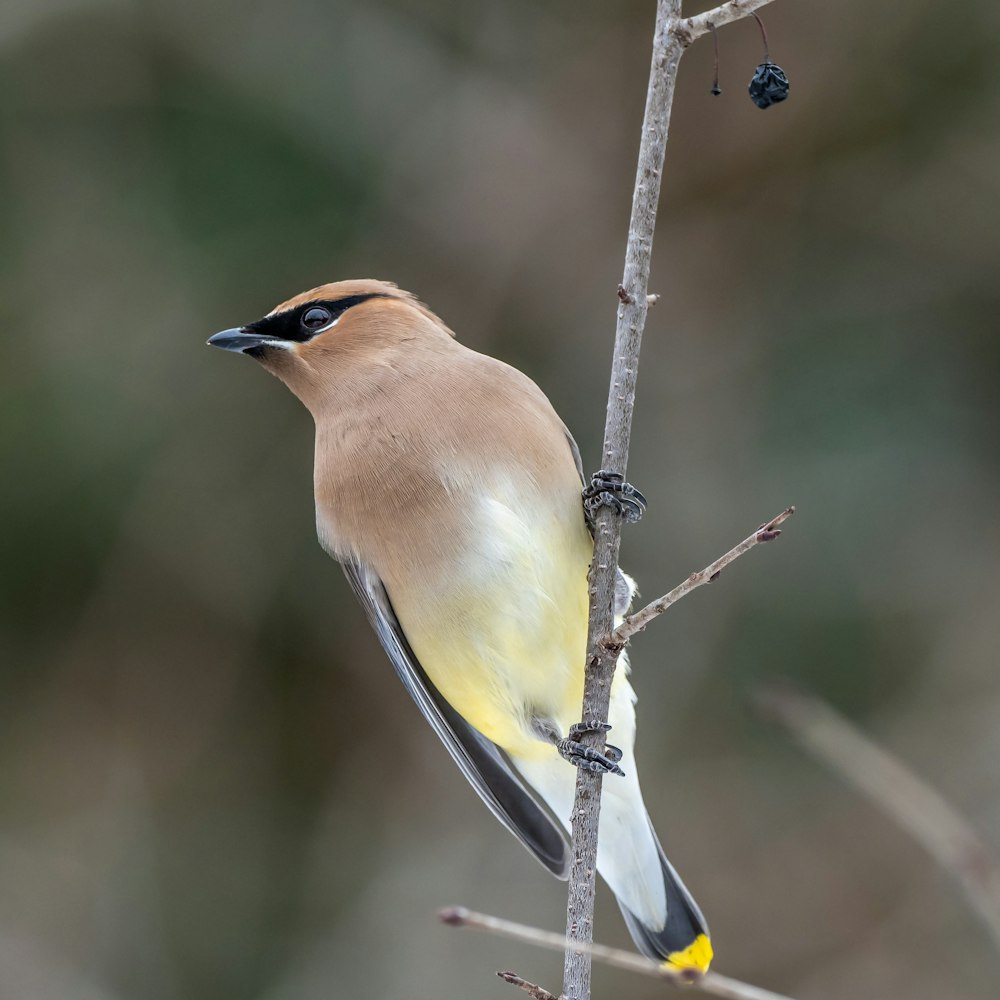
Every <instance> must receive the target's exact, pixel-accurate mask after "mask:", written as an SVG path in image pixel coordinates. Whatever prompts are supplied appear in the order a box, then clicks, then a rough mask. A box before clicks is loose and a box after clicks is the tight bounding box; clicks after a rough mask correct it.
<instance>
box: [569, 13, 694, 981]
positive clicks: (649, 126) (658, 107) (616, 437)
mask: <svg viewBox="0 0 1000 1000" xmlns="http://www.w3.org/2000/svg"><path fill="white" fill-rule="evenodd" d="M680 6H681V5H680V0H657V5H656V27H655V29H654V35H653V57H652V65H651V67H650V71H649V87H648V89H647V92H646V110H645V115H644V117H643V123H642V136H641V139H640V142H639V163H638V167H637V169H636V178H635V190H634V191H633V194H632V215H631V219H630V222H629V234H628V245H627V247H626V251H625V269H624V273H623V276H622V281H621V285H620V286H619V293H618V299H619V305H618V321H617V326H616V330H615V348H614V360H613V361H612V366H611V388H610V391H609V393H608V413H607V422H606V424H605V428H604V452H603V461H602V465H601V467H602V468H604V469H610V470H614V471H615V472H620V473H621V474H622V475H623V476H624V475H625V471H626V466H627V464H628V447H629V437H630V434H631V428H632V410H633V407H634V405H635V384H636V373H637V370H638V365H639V348H640V345H641V343H642V331H643V327H644V325H645V322H646V311H647V309H648V308H649V300H648V298H647V295H648V291H647V285H648V283H649V266H650V260H651V256H652V250H653V231H654V229H655V227H656V206H657V203H658V201H659V197H660V180H661V177H662V174H663V160H664V157H665V155H666V147H667V130H668V128H669V125H670V108H671V105H672V103H673V97H674V83H675V81H676V79H677V65H678V63H679V61H680V57H681V54H682V52H683V51H684V47H683V45H682V44H681V42H680V41H679V39H678V38H677V37H676V36H675V35H673V34H672V33H671V31H670V27H671V25H672V24H673V23H674V22H675V21H676V20H677V18H678V17H679V15H680ZM620 543H621V521H620V519H619V517H618V515H617V514H616V513H615V512H613V511H612V510H610V509H609V508H608V507H602V508H600V509H599V510H598V511H597V515H596V518H595V523H594V560H593V562H592V563H591V565H590V580H589V591H590V622H589V627H588V632H587V664H586V675H585V681H584V692H583V709H582V715H581V718H584V719H606V718H607V717H608V710H609V705H610V700H611V679H612V677H613V676H614V672H615V665H616V663H617V660H618V656H617V653H614V652H612V651H611V650H609V649H608V648H607V647H606V646H605V645H604V641H603V640H604V639H605V638H606V637H607V636H608V635H609V634H610V633H611V630H612V629H613V628H614V613H613V603H614V592H615V575H616V573H615V571H616V569H617V567H618V550H619V546H620ZM583 740H584V741H585V742H586V743H587V744H588V745H590V746H592V747H594V748H596V749H602V748H603V746H604V734H603V733H592V734H585V735H584V736H583ZM600 807H601V776H600V774H599V773H597V772H594V771H585V770H578V771H577V776H576V797H575V799H574V802H573V812H572V832H573V861H572V866H571V868H570V876H569V892H568V900H567V906H566V937H567V938H569V939H570V940H572V941H576V942H584V943H588V942H590V941H591V940H592V939H593V921H594V894H595V890H596V884H595V879H596V871H597V832H598V826H599V821H600ZM563 995H564V996H565V997H567V998H568V1000H570V998H572V1000H589V998H590V954H589V953H588V952H586V951H580V950H579V949H576V948H572V949H570V948H567V949H566V960H565V966H564V969H563Z"/></svg>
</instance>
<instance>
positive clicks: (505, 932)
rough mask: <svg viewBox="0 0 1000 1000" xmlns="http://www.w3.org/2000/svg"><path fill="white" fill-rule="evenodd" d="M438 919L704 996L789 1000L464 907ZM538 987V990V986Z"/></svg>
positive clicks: (729, 999)
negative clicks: (583, 957) (576, 955)
mask: <svg viewBox="0 0 1000 1000" xmlns="http://www.w3.org/2000/svg"><path fill="white" fill-rule="evenodd" d="M438 916H439V917H440V918H441V920H442V921H444V923H446V924H449V925H451V926H452V927H472V928H474V929H476V930H481V931H488V932H490V933H492V934H498V935H500V936H501V937H507V938H513V939H514V940H515V941H523V942H524V943H526V944H533V945H535V946H536V947H539V948H549V949H551V950H552V951H566V950H571V951H574V952H579V953H580V954H585V955H589V956H591V957H592V958H596V959H597V960H598V961H599V962H604V963H605V964H606V965H613V966H614V967H615V968H618V969H627V970H628V971H629V972H638V973H639V974H640V975H642V976H651V977H652V978H653V979H659V980H661V981H663V982H667V983H670V984H671V985H672V986H678V987H684V988H691V989H696V990H700V991H701V992H702V993H707V994H709V995H711V996H716V997H725V998H727V1000H790V998H789V997H786V996H784V995H783V994H781V993H772V992H771V991H770V990H765V989H761V988H760V987H759V986H751V985H750V984H749V983H743V982H740V981H739V980H738V979H730V978H729V977H728V976H723V975H720V974H719V973H718V972H706V973H704V974H702V973H699V972H698V971H697V970H696V969H675V968H674V967H673V966H669V965H664V964H663V963H662V962H653V961H650V959H648V958H644V957H643V956H642V955H637V954H635V953H633V952H631V951H623V950H622V949H621V948H609V947H608V946H607V945H603V944H592V943H586V942H583V941H572V940H570V939H569V938H566V937H564V936H563V935H562V934H555V933H553V932H552V931H543V930H541V929H539V928H537V927H529V926H528V925H527V924H519V923H515V922H514V921H512V920H503V919H502V918H500V917H491V916H489V915H488V914H485V913H475V912H474V911H472V910H467V909H466V908H465V907H464V906H449V907H448V908H447V909H445V910H441V911H440V913H439V914H438ZM497 975H499V976H500V977H501V978H503V979H506V978H507V976H509V975H510V976H513V975H514V974H513V973H506V972H503V973H497ZM515 978H520V977H515ZM507 981H508V982H511V981H512V980H509V979H508V980H507ZM515 985H519V984H515ZM528 985H531V984H528ZM535 988H536V989H537V988H538V987H535ZM543 993H544V991H543ZM550 996H551V994H550Z"/></svg>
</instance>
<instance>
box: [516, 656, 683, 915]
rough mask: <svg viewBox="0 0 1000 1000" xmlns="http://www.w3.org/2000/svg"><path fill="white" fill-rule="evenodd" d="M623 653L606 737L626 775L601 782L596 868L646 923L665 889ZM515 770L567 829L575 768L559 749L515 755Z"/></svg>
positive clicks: (662, 903) (660, 906)
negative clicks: (639, 766) (532, 756)
mask: <svg viewBox="0 0 1000 1000" xmlns="http://www.w3.org/2000/svg"><path fill="white" fill-rule="evenodd" d="M626 669H627V663H626V662H625V656H624V654H623V656H622V659H621V661H620V662H619V665H618V671H617V674H616V677H615V682H614V684H613V686H612V689H611V711H610V713H609V715H610V718H609V721H610V723H611V725H612V727H613V728H612V730H611V732H610V733H609V734H608V740H609V741H610V742H611V743H613V744H614V745H615V746H617V747H619V748H620V749H621V751H622V760H621V768H622V770H623V771H624V772H625V777H624V778H622V777H618V776H616V775H609V776H608V777H606V778H605V779H604V781H603V791H602V795H601V824H600V833H599V837H598V852H597V870H598V871H599V872H600V873H601V876H602V878H603V879H604V881H605V882H607V883H608V886H609V887H610V888H611V891H612V892H613V893H614V894H615V896H617V897H618V899H619V901H620V902H621V903H622V904H623V905H624V906H625V907H626V909H628V910H630V911H631V912H632V913H634V914H635V915H636V916H637V917H638V918H639V919H640V920H641V921H642V922H643V923H644V924H646V926H648V927H650V928H653V929H659V928H662V927H663V925H664V923H665V922H666V911H667V903H666V892H665V889H664V885H663V874H662V869H661V867H660V854H659V850H658V849H657V845H656V841H655V839H654V837H653V831H652V828H651V827H650V824H649V818H648V816H647V814H646V807H645V805H644V804H643V801H642V792H641V791H640V789H639V776H638V774H637V773H636V766H635V755H634V753H633V748H634V746H635V705H634V701H635V695H634V694H633V692H632V687H631V685H630V684H629V683H628V678H627V677H626V676H625V670H626ZM514 763H515V765H516V766H517V769H518V770H519V771H520V772H521V774H522V775H523V776H524V777H525V779H526V780H527V781H528V783H529V784H530V785H531V786H532V787H533V788H534V789H535V791H537V792H538V794H539V795H540V796H541V798H542V799H543V800H544V801H545V802H546V804H547V805H548V806H549V808H550V809H551V810H552V812H553V813H554V814H555V815H556V816H557V817H558V818H559V821H560V822H561V823H562V824H563V826H564V827H565V828H566V829H567V830H569V828H570V813H571V812H572V809H573V794H574V787H575V783H576V770H575V769H574V768H573V767H571V766H570V765H569V764H568V763H567V762H566V761H565V760H563V759H562V758H561V757H560V756H558V754H556V753H553V754H552V755H551V756H546V757H545V758H543V759H540V760H525V761H521V760H514Z"/></svg>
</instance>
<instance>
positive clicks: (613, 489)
mask: <svg viewBox="0 0 1000 1000" xmlns="http://www.w3.org/2000/svg"><path fill="white" fill-rule="evenodd" d="M601 507H611V508H612V509H613V510H614V511H615V513H617V514H619V515H620V516H621V517H623V518H624V519H625V520H626V521H628V523H629V524H635V522H636V521H638V520H639V518H641V517H642V515H643V513H644V511H645V510H646V498H645V497H644V496H643V495H642V494H641V493H640V492H639V491H638V490H637V489H636V488H635V487H634V486H633V485H632V484H631V483H626V482H625V477H624V476H623V475H622V474H621V473H620V472H611V471H609V470H608V469H600V470H599V471H598V472H595V473H594V475H593V476H591V477H590V485H589V486H588V487H587V488H586V489H585V490H584V491H583V511H584V514H585V515H586V518H587V523H588V524H589V525H590V527H591V528H593V527H594V516H595V515H596V514H597V511H598V510H599V509H600V508H601Z"/></svg>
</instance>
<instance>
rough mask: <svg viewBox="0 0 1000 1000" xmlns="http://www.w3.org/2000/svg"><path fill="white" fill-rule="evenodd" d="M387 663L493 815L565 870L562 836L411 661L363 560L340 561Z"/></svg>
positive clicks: (492, 748) (549, 864)
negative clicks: (386, 658) (383, 650)
mask: <svg viewBox="0 0 1000 1000" xmlns="http://www.w3.org/2000/svg"><path fill="white" fill-rule="evenodd" d="M342 565H343V568H344V573H345V574H346V576H347V579H348V581H349V582H350V584H351V587H352V588H353V590H354V593H355V594H356V595H357V597H358V600H360V601H361V605H362V607H363V608H364V609H365V613H366V614H367V615H368V620H369V621H370V622H371V623H372V626H373V628H374V629H375V632H376V634H377V635H378V638H379V642H381V643H382V647H383V649H385V651H386V653H387V654H388V656H389V659H390V660H391V661H392V665H393V667H394V668H395V670H396V673H397V674H398V675H399V679H400V680H401V681H402V682H403V686H404V687H405V688H406V690H407V691H409V693H410V695H411V696H412V698H413V700H414V701H415V702H416V703H417V706H418V707H419V709H420V711H421V712H422V713H423V716H424V718H425V719H426V720H427V721H428V722H429V723H430V724H431V727H432V728H433V729H434V732H436V733H437V734H438V736H439V737H440V739H441V742H442V743H444V745H445V747H447V749H448V753H450V754H451V756H452V757H453V758H454V760H455V763H456V764H458V766H459V768H460V769H461V771H462V773H463V774H464V775H465V777H466V778H468V780H469V783H470V784H471V785H472V787H473V788H474V789H475V790H476V792H477V793H478V794H479V797H480V798H481V799H482V800H483V801H484V802H485V803H486V805H487V806H488V807H489V809H490V811H491V812H492V813H493V815H494V816H496V818H497V819H498V820H500V822H501V823H503V825H504V826H505V827H507V829H508V830H510V832H511V833H513V834H514V836H515V837H517V838H518V840H520V841H521V843H523V844H524V846H525V847H527V848H528V850H529V851H531V853H532V854H534V856H535V857H536V858H537V859H538V860H539V861H540V862H541V863H542V864H543V865H545V867H546V868H548V869H549V871H551V872H552V873H553V874H554V875H556V876H557V877H559V878H562V879H565V878H566V877H567V876H568V874H569V851H568V846H567V843H566V838H565V836H564V835H563V832H562V830H561V829H560V828H559V827H558V826H557V825H556V823H555V821H554V820H553V819H552V818H551V817H550V816H549V814H548V813H547V812H546V811H545V810H544V809H543V808H542V806H541V805H540V804H539V803H538V801H537V800H536V799H535V797H534V796H533V795H532V794H531V792H530V791H529V790H528V787H527V786H526V785H525V783H524V781H523V780H522V778H521V777H520V776H519V775H518V774H517V772H516V771H515V770H514V769H513V767H512V766H511V765H510V764H509V763H508V761H507V759H506V758H505V757H504V754H503V751H501V750H500V748H499V747H498V746H496V744H494V743H492V742H491V741H490V740H488V739H487V738H486V737H485V736H483V734H482V733H480V732H479V731H478V730H477V729H474V728H473V727H472V726H470V725H469V723H468V722H466V721H465V719H463V718H462V717H461V716H460V715H459V714H458V713H457V712H456V711H455V710H454V709H453V708H452V707H451V706H450V705H449V704H448V702H447V701H445V699H444V698H443V697H442V696H441V695H440V694H439V692H438V691H437V689H436V688H435V687H434V685H433V684H432V683H431V682H430V680H429V679H428V677H427V675H426V674H425V673H424V670H423V668H422V667H421V666H420V663H419V662H418V661H417V658H416V656H415V655H414V653H413V650H412V649H411V648H410V644H409V642H408V641H407V639H406V635H405V634H404V632H403V628H402V626H401V625H400V623H399V620H398V619H397V618H396V613H395V611H393V608H392V603H391V602H390V600H389V595H388V593H386V590H385V587H384V586H383V585H382V581H381V580H380V579H379V578H378V576H377V575H376V574H375V573H374V572H373V571H372V570H371V569H370V568H369V567H367V566H366V565H365V564H364V563H362V562H360V561H357V560H351V561H349V562H345V563H343V564H342Z"/></svg>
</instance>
